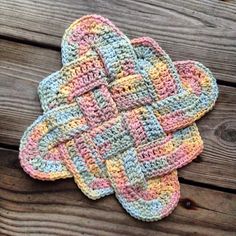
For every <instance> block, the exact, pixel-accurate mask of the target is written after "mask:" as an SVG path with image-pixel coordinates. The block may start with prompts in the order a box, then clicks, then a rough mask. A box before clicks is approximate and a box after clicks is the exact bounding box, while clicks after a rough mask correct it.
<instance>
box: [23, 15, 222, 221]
mask: <svg viewBox="0 0 236 236" xmlns="http://www.w3.org/2000/svg"><path fill="white" fill-rule="evenodd" d="M62 63H63V67H62V68H61V70H60V71H57V72H55V73H53V74H51V75H50V76H48V77H47V78H45V79H44V80H43V81H41V83H40V85H39V88H38V93H39V97H40V102H41V105H42V108H43V111H44V114H43V115H42V116H40V117H38V119H37V120H36V121H35V122H34V123H33V124H32V125H31V126H30V127H29V128H28V129H27V130H26V131H25V133H24V135H23V137H22V140H21V146H20V155H19V158H20V162H21V165H22V167H23V168H24V170H25V171H26V172H27V173H28V174H30V175H31V176H32V177H33V178H37V179H41V180H56V179H60V178H68V177H74V180H75V182H76V183H77V185H78V187H79V188H80V189H81V190H82V191H83V193H84V194H85V195H87V196H88V197H89V198H91V199H98V198H101V197H103V196H106V195H109V194H112V193H113V192H114V193H115V194H116V197H117V199H118V200H119V201H120V203H121V204H122V206H123V207H124V208H125V209H126V210H127V211H128V212H129V213H130V214H131V215H132V216H133V217H135V218H138V219H141V220H144V221H154V220H159V219H161V218H163V217H165V216H167V215H168V214H170V213H171V211H173V209H174V208H175V207H176V205H177V203H178V200H179V195H180V192H179V182H178V177H177V171H176V169H178V168H180V167H182V166H184V165H186V164H188V163H189V162H191V161H192V160H193V159H194V158H196V157H197V155H199V154H200V153H201V151H202V149H203V142H202V139H201V137H200V134H199V132H198V129H197V126H196V124H195V123H194V122H195V121H196V120H197V119H199V118H201V117H202V116H203V115H204V114H205V113H206V112H208V111H209V110H210V109H212V107H213V105H214V103H215V101H216V98H217V95H218V89H217V84H216V81H215V79H214V77H213V75H212V74H211V72H210V71H209V70H208V69H207V68H206V67H204V66H203V65H202V64H200V63H199V62H195V61H182V62H175V63H173V62H172V61H171V59H170V57H169V56H168V55H167V54H166V52H165V51H164V50H163V49H162V48H161V47H160V46H159V45H158V44H157V43H156V42H155V41H154V40H152V39H150V38H139V39H134V40H132V41H130V40H129V39H128V38H127V37H126V36H125V35H124V34H123V33H122V32H121V31H120V30H119V29H117V28H116V27H115V26H114V25H113V24H112V23H111V22H110V21H109V20H107V19H104V18H103V17H101V16H97V15H91V16H85V17H82V18H81V19H79V20H77V21H75V22H74V23H73V24H72V25H71V26H70V27H69V28H68V29H67V30H66V32H65V34H64V36H63V40H62Z"/></svg>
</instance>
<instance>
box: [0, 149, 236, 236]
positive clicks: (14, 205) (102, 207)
mask: <svg viewBox="0 0 236 236" xmlns="http://www.w3.org/2000/svg"><path fill="white" fill-rule="evenodd" d="M0 179H1V181H0V234H1V233H2V234H7V235H29V234H32V235H34V234H35V235H39V234H42V235H45V234H56V235H82V234H85V235H104V236H106V235H109V236H113V235H117V236H118V235H127V236H128V235H133V236H137V235H139V236H141V235H144V236H146V235H150V236H151V235H157V234H158V235H201V236H202V235H207V236H210V235H214V236H215V235H224V236H225V235H235V234H234V233H235V231H236V224H235V222H236V205H235V201H236V195H234V194H231V193H224V192H221V191H215V190H210V189H205V188H202V187H195V186H191V185H187V184H181V200H180V203H179V205H178V207H177V209H176V210H175V211H174V212H173V214H172V215H171V216H169V217H168V218H165V219H164V220H162V221H160V222H154V223H149V224H145V223H143V222H140V221H137V220H135V219H133V218H131V217H130V216H129V215H128V214H126V213H125V211H124V210H123V209H122V208H121V206H120V205H119V204H118V202H117V201H116V200H115V197H114V196H109V197H106V198H103V199H101V200H98V201H92V200H89V199H87V198H86V197H85V196H84V195H83V194H82V193H81V192H80V190H78V189H77V187H76V185H75V184H74V182H73V180H72V179H68V180H62V181H60V180H59V181H55V182H43V181H38V180H34V179H32V178H30V177H29V176H28V175H26V174H25V173H24V172H23V171H22V169H21V167H20V166H19V162H18V152H17V151H12V150H7V149H0ZM216 196H217V197H216Z"/></svg>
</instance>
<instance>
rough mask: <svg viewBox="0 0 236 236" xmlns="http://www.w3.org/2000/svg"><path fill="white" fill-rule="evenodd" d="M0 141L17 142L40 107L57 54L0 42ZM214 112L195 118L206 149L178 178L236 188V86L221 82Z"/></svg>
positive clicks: (47, 50)
mask: <svg viewBox="0 0 236 236" xmlns="http://www.w3.org/2000/svg"><path fill="white" fill-rule="evenodd" d="M0 49H1V53H2V54H1V55H0V143H3V144H10V145H17V146H18V145H19V141H20V138H21V136H22V134H23V132H24V130H25V129H26V127H27V126H29V125H30V124H31V123H32V122H33V121H34V120H35V119H36V117H37V116H38V115H40V114H41V112H42V111H41V109H40V105H39V101H38V96H37V86H38V82H39V81H40V80H41V79H42V78H43V77H45V76H46V75H48V74H49V73H51V72H53V71H54V70H57V69H59V68H60V61H59V53H58V52H56V51H54V50H49V49H42V48H37V47H33V46H29V45H24V44H17V43H14V42H8V41H4V40H2V41H0ZM219 88H220V96H219V99H218V101H217V103H216V106H215V108H214V110H213V111H211V112H210V113H209V114H207V115H206V116H205V117H204V118H202V119H201V120H200V122H198V126H199V129H200V132H201V134H202V137H203V140H204V143H205V149H204V152H203V153H202V154H201V156H200V157H199V158H198V159H196V160H195V161H194V162H193V163H192V164H191V165H188V166H186V167H185V168H182V169H181V170H180V177H182V178H185V179H187V180H193V181H198V182H202V183H207V184H211V185H215V186H220V187H225V188H231V189H235V188H236V172H235V168H236V159H235V156H236V149H235V142H236V138H235V137H236V131H235V130H236V88H233V87H227V86H219Z"/></svg>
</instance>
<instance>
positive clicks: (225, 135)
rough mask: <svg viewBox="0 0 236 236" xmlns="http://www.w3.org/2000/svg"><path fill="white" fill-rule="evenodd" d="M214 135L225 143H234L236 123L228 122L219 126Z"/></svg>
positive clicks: (235, 140) (235, 139)
mask: <svg viewBox="0 0 236 236" xmlns="http://www.w3.org/2000/svg"><path fill="white" fill-rule="evenodd" d="M215 135H216V136H218V137H219V138H221V139H222V140H224V141H226V142H232V143H234V142H236V123H235V122H233V121H228V122H225V123H223V124H221V125H219V126H218V127H217V129H216V131H215Z"/></svg>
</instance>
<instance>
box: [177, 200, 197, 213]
mask: <svg viewBox="0 0 236 236" xmlns="http://www.w3.org/2000/svg"><path fill="white" fill-rule="evenodd" d="M180 205H181V206H182V207H183V208H185V209H187V210H197V204H196V203H195V202H194V201H193V200H191V199H189V198H184V199H181V200H180Z"/></svg>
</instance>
